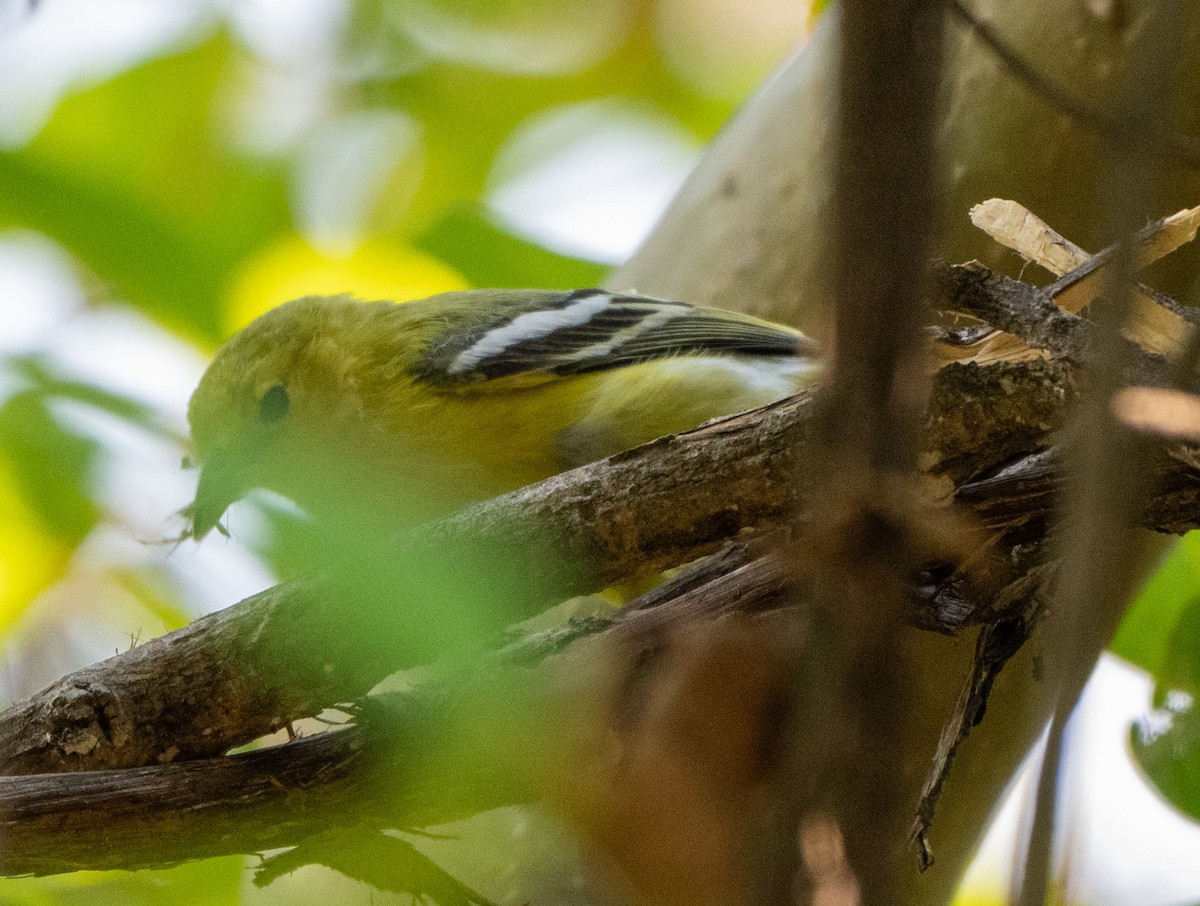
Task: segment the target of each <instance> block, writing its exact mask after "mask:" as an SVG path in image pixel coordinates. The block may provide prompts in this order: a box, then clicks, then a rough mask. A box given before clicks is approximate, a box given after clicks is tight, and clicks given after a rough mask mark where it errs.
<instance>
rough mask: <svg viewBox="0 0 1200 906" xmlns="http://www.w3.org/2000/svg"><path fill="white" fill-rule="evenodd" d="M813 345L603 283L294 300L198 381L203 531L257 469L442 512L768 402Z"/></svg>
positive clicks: (808, 364)
mask: <svg viewBox="0 0 1200 906" xmlns="http://www.w3.org/2000/svg"><path fill="white" fill-rule="evenodd" d="M814 355H815V351H814V349H813V346H812V344H811V342H810V341H809V340H808V339H807V338H805V337H804V336H803V335H802V334H800V333H799V332H797V331H794V330H792V329H791V328H787V327H783V326H779V325H774V324H769V323H767V322H764V321H761V320H758V319H755V318H751V317H748V316H745V315H740V314H736V313H733V312H725V311H720V310H717V309H705V308H696V307H692V306H687V305H683V304H682V303H677V302H667V301H662V300H654V299H645V298H643V297H638V296H623V295H617V294H609V293H604V292H601V291H599V290H584V291H576V292H574V293H563V292H553V291H538V290H475V291H470V292H458V293H447V294H444V295H441V296H434V297H431V298H429V299H422V300H418V301H414V302H405V303H399V304H397V303H393V302H358V301H355V300H353V299H351V298H350V297H346V296H338V297H308V298H304V299H298V300H296V301H294V302H290V303H288V304H286V305H283V306H280V307H279V308H277V309H274V310H273V311H271V312H268V313H267V314H265V315H263V316H262V317H261V318H259V319H258V320H257V321H255V322H254V323H252V324H250V325H249V326H248V327H246V328H245V329H244V330H243V331H242V332H241V333H239V334H237V335H236V336H234V337H233V338H232V339H230V340H229V342H228V343H226V345H225V346H224V347H222V349H221V350H220V351H219V352H218V354H217V356H216V358H215V359H214V360H213V362H212V364H211V365H210V366H209V369H208V371H207V372H206V373H205V375H204V377H203V379H202V380H201V382H200V386H199V387H198V388H197V390H196V392H195V394H194V395H193V397H192V400H191V403H190V405H189V409H188V419H189V422H190V424H191V428H192V441H193V446H194V453H195V457H196V459H197V461H198V462H199V464H200V465H201V467H202V470H203V471H202V474H201V483H200V489H199V491H198V493H197V500H196V504H195V507H194V520H195V531H196V534H198V535H200V534H203V533H204V532H205V531H207V530H208V529H209V528H211V527H212V525H214V524H215V523H216V521H217V519H218V518H219V517H220V514H221V512H223V511H224V509H225V507H226V506H227V505H228V503H230V502H232V501H233V500H234V499H236V498H237V497H238V496H240V495H241V494H242V493H243V492H244V491H246V490H248V489H249V488H252V487H267V488H271V489H273V490H276V491H278V492H280V493H282V494H284V495H286V496H288V497H291V498H292V499H294V500H296V502H298V503H300V504H301V505H302V506H312V505H315V502H316V501H317V499H318V498H319V497H320V496H321V495H322V494H327V493H330V489H331V488H338V489H339V490H338V493H341V492H343V491H344V490H345V489H347V488H352V489H356V491H357V492H358V493H362V494H363V495H364V496H372V495H376V496H377V497H378V499H379V503H380V505H381V506H392V505H399V506H404V505H408V506H411V507H414V508H415V509H416V510H418V512H416V513H414V514H413V515H414V516H415V517H421V518H423V517H427V516H430V515H436V514H437V513H438V512H439V511H443V510H445V509H448V508H451V507H453V506H457V505H461V504H463V503H467V502H470V501H472V500H476V499H481V498H484V497H488V496H493V495H495V494H499V493H502V492H504V491H508V490H511V489H513V488H516V487H520V486H522V485H525V484H529V483H532V482H534V481H538V480H540V479H542V478H545V477H547V476H549V475H552V474H555V473H556V472H559V471H562V470H564V469H566V468H570V467H572V466H575V465H579V464H581V463H583V462H588V461H591V460H594V459H598V458H601V457H603V456H606V455H609V454H611V453H615V452H618V451H620V450H623V449H627V448H629V447H631V446H635V445H637V444H639V443H643V442H645V441H648V440H652V439H654V438H656V437H660V436H662V435H664V434H669V433H673V432H677V431H681V430H685V429H687V428H690V427H694V426H695V425H697V424H699V423H701V422H703V421H706V420H707V419H709V418H713V417H716V416H718V415H723V414H728V413H731V412H736V411H740V410H742V409H748V408H752V407H754V406H758V405H763V404H765V403H767V402H771V401H773V400H775V399H778V398H780V397H782V396H785V395H787V394H788V393H790V392H794V391H795V390H796V389H799V388H800V387H801V386H803V385H804V384H805V383H807V382H809V381H810V380H811V379H812V375H813V374H814V373H815V368H814Z"/></svg>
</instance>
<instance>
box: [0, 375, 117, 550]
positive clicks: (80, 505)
mask: <svg viewBox="0 0 1200 906" xmlns="http://www.w3.org/2000/svg"><path fill="white" fill-rule="evenodd" d="M98 452H99V450H98V448H97V446H96V443H95V442H94V441H92V440H89V439H87V438H83V437H80V436H79V435H77V434H74V433H73V432H71V431H68V430H67V429H66V428H64V427H63V426H62V424H61V423H60V422H59V421H58V419H56V418H55V417H54V415H53V414H52V413H51V412H50V409H49V405H48V398H47V397H46V396H45V395H44V394H42V393H40V392H38V391H36V390H21V391H18V392H17V393H15V394H13V395H12V396H11V397H9V399H8V401H7V402H5V403H4V405H3V406H0V456H2V457H3V458H4V459H5V461H6V462H7V464H8V466H9V468H10V470H11V473H12V476H13V480H14V482H15V483H16V485H17V487H18V488H19V489H20V493H21V496H22V497H23V498H24V499H25V500H26V501H27V502H28V504H29V507H30V509H32V510H33V511H34V512H35V513H37V515H38V518H39V520H40V521H41V523H42V524H43V525H44V526H45V527H46V529H47V530H48V531H49V532H51V533H52V534H53V535H54V536H55V537H56V538H59V539H60V540H63V541H68V542H72V543H76V542H78V541H80V540H81V539H82V538H83V537H84V536H85V535H86V534H87V533H88V532H89V531H91V529H92V526H94V525H95V524H96V520H97V519H98V518H99V513H98V511H97V509H96V505H95V504H94V503H93V502H92V499H91V497H90V496H89V495H88V493H87V487H88V477H89V475H90V472H91V468H92V465H93V462H94V461H95V458H96V455H97V454H98Z"/></svg>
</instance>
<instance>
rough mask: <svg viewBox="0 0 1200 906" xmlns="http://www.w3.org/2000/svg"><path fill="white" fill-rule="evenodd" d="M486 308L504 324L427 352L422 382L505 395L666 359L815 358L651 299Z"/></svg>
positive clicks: (779, 333)
mask: <svg viewBox="0 0 1200 906" xmlns="http://www.w3.org/2000/svg"><path fill="white" fill-rule="evenodd" d="M428 301H430V302H435V301H436V297H435V299H431V300H428ZM478 302H479V304H480V305H486V306H487V307H488V309H489V310H492V311H496V312H497V315H496V317H494V318H492V319H480V318H478V317H464V319H463V326H462V328H461V329H457V328H456V327H455V325H453V324H451V325H449V329H448V330H446V331H444V332H443V333H442V335H441V338H440V340H439V342H438V343H436V344H435V345H433V346H431V347H430V348H429V349H428V350H426V354H425V356H424V359H423V361H422V363H421V365H420V367H419V368H418V373H419V375H420V377H421V379H422V380H424V381H426V382H428V383H431V384H435V385H440V386H443V387H447V388H451V387H461V388H463V389H466V388H467V387H468V386H470V387H471V388H472V389H497V390H499V389H502V388H504V389H507V388H510V387H513V386H514V385H527V384H530V383H540V382H541V381H543V380H547V379H552V378H554V377H556V376H557V377H561V376H568V375H582V374H591V373H595V372H599V371H607V370H611V369H614V368H621V367H624V366H627V365H632V364H635V363H638V362H646V361H651V360H654V359H662V358H665V357H668V356H682V355H737V356H739V357H742V356H751V357H754V356H771V357H781V356H784V357H787V356H796V357H813V356H815V355H816V353H817V348H816V344H815V343H813V341H812V340H810V339H809V338H808V337H806V336H804V334H802V333H800V332H799V331H797V330H793V329H792V328H790V327H784V326H782V325H779V324H772V323H770V322H768V321H763V320H760V319H758V318H754V317H751V316H749V315H743V314H739V313H737V312H730V311H724V310H721V309H716V308H701V307H697V306H694V305H688V304H687V303H685V302H673V301H668V300H665V299H653V298H650V297H647V296H635V295H627V294H621V293H611V292H607V291H605V290H599V289H586V290H575V291H573V292H565V293H564V292H536V293H531V292H529V291H524V292H522V293H520V294H519V295H518V294H516V293H512V294H505V293H503V292H499V291H484V292H480V293H479V295H478ZM493 381H494V382H497V383H495V384H491V383H489V382H493Z"/></svg>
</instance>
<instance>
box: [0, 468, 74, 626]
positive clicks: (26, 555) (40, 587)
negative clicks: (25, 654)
mask: <svg viewBox="0 0 1200 906" xmlns="http://www.w3.org/2000/svg"><path fill="white" fill-rule="evenodd" d="M70 558H71V546H70V545H69V544H64V543H62V542H61V541H60V540H58V539H57V538H56V537H55V536H54V535H53V534H51V533H50V532H48V531H47V530H46V528H45V526H44V525H43V523H42V520H41V519H39V518H38V516H37V514H35V513H34V512H32V511H31V510H30V509H29V507H28V505H27V504H26V502H25V500H24V499H23V495H22V494H21V492H20V489H19V487H18V485H17V483H16V482H15V481H14V479H13V475H12V473H11V470H10V468H9V467H8V463H7V461H6V460H5V458H4V457H3V455H2V454H0V635H2V634H3V632H4V631H5V630H6V629H8V627H10V626H11V625H13V624H14V623H15V622H16V621H17V620H18V619H19V618H20V617H21V615H22V614H23V613H24V612H25V609H26V608H27V607H28V606H29V604H30V602H31V601H33V600H34V599H35V598H36V597H37V596H38V595H39V594H41V593H42V592H43V591H45V590H46V588H47V587H49V586H50V584H51V583H53V582H54V581H56V580H57V579H58V578H59V577H60V576H61V575H62V574H63V572H64V571H65V569H66V567H67V564H68V562H69V561H70Z"/></svg>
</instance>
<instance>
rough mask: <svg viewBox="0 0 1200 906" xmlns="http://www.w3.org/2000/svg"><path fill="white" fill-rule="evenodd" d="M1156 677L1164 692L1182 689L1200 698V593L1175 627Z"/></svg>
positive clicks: (1161, 690) (1168, 639)
mask: <svg viewBox="0 0 1200 906" xmlns="http://www.w3.org/2000/svg"><path fill="white" fill-rule="evenodd" d="M1154 678H1155V680H1156V681H1157V683H1158V689H1159V692H1160V694H1162V692H1163V691H1164V690H1167V689H1178V690H1180V691H1182V692H1186V693H1188V694H1189V695H1192V696H1196V697H1200V596H1197V597H1195V598H1193V599H1192V601H1191V602H1190V603H1189V604H1188V606H1187V607H1186V608H1185V609H1184V611H1183V613H1181V614H1180V615H1179V619H1178V620H1176V621H1175V624H1174V625H1173V626H1172V627H1171V632H1170V635H1168V637H1167V645H1166V649H1165V651H1164V652H1163V659H1162V663H1161V665H1160V666H1159V669H1158V670H1157V671H1156V672H1155V677H1154Z"/></svg>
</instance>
